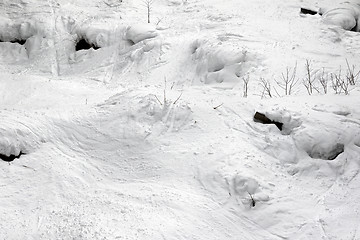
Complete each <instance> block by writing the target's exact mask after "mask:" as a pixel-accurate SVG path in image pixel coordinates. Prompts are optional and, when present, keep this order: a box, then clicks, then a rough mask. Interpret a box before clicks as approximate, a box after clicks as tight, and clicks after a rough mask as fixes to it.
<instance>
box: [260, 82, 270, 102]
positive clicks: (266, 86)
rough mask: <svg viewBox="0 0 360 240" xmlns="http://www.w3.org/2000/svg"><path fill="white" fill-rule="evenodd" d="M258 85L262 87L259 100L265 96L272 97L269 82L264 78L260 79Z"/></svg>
mask: <svg viewBox="0 0 360 240" xmlns="http://www.w3.org/2000/svg"><path fill="white" fill-rule="evenodd" d="M260 85H261V86H262V93H261V98H264V97H266V96H268V97H272V93H271V85H270V82H269V80H266V79H265V78H260Z"/></svg>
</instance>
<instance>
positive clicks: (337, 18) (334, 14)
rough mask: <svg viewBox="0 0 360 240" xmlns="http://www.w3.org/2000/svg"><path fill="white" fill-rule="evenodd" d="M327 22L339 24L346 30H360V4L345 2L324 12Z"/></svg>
mask: <svg viewBox="0 0 360 240" xmlns="http://www.w3.org/2000/svg"><path fill="white" fill-rule="evenodd" d="M323 18H324V21H325V22H326V23H330V24H334V25H338V26H340V27H341V28H343V29H345V30H351V31H356V32H359V31H360V4H359V3H358V4H355V3H349V2H346V3H343V4H341V5H340V6H339V7H336V8H332V9H329V10H327V11H326V12H324V14H323Z"/></svg>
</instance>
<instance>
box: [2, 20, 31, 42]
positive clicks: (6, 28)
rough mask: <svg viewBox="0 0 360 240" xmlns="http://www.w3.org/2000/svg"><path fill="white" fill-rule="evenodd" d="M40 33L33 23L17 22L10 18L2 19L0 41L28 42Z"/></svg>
mask: <svg viewBox="0 0 360 240" xmlns="http://www.w3.org/2000/svg"><path fill="white" fill-rule="evenodd" d="M37 33H38V30H37V26H35V23H34V22H33V21H23V22H16V21H13V20H10V19H8V18H0V39H1V40H2V41H8V42H10V41H16V40H26V39H28V38H29V37H31V36H33V35H36V34H37Z"/></svg>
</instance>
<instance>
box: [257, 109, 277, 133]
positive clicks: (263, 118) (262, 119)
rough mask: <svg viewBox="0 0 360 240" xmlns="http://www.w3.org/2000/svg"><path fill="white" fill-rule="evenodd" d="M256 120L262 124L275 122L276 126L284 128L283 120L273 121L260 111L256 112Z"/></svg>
mask: <svg viewBox="0 0 360 240" xmlns="http://www.w3.org/2000/svg"><path fill="white" fill-rule="evenodd" d="M254 122H259V123H262V124H275V126H276V127H277V128H278V129H279V130H280V131H281V130H282V128H283V125H284V124H283V123H281V122H277V121H273V120H271V119H269V118H268V117H267V116H265V114H263V113H259V112H256V113H255V115H254Z"/></svg>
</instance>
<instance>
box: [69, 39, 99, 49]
mask: <svg viewBox="0 0 360 240" xmlns="http://www.w3.org/2000/svg"><path fill="white" fill-rule="evenodd" d="M90 48H93V49H95V50H97V49H99V47H98V46H95V45H94V44H90V43H88V42H87V41H86V40H85V39H80V40H79V41H78V42H77V43H76V46H75V50H76V51H80V50H88V49H90Z"/></svg>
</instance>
